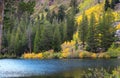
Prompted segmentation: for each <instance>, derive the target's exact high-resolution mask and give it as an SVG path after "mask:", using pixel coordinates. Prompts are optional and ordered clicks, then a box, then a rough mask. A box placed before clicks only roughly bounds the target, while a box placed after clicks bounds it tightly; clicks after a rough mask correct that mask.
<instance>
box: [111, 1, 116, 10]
mask: <svg viewBox="0 0 120 78" xmlns="http://www.w3.org/2000/svg"><path fill="white" fill-rule="evenodd" d="M115 3H116V2H115V0H112V1H111V5H110V6H111V8H112V9H114V7H115Z"/></svg>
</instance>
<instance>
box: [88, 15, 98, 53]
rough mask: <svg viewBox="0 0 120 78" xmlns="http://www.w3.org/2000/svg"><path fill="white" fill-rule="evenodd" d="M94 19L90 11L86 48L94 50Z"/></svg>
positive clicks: (95, 48)
mask: <svg viewBox="0 0 120 78" xmlns="http://www.w3.org/2000/svg"><path fill="white" fill-rule="evenodd" d="M95 23H96V20H95V15H94V14H93V13H92V14H91V17H90V24H89V29H88V37H87V50H88V51H92V52H96V50H97V47H96V45H97V44H96V37H95V35H96V26H95Z"/></svg>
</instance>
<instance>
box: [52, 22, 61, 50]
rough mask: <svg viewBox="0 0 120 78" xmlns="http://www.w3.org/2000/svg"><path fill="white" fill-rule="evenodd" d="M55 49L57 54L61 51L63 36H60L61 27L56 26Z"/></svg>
mask: <svg viewBox="0 0 120 78" xmlns="http://www.w3.org/2000/svg"><path fill="white" fill-rule="evenodd" d="M55 25H56V24H55ZM53 49H54V51H55V52H58V51H60V50H61V35H60V30H59V25H56V26H55V30H54V35H53Z"/></svg>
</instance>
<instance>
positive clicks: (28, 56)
mask: <svg viewBox="0 0 120 78" xmlns="http://www.w3.org/2000/svg"><path fill="white" fill-rule="evenodd" d="M22 56H23V58H25V59H42V58H43V54H42V53H38V54H35V53H24V54H23V55H22Z"/></svg>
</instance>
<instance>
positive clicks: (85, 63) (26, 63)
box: [0, 59, 120, 78]
mask: <svg viewBox="0 0 120 78" xmlns="http://www.w3.org/2000/svg"><path fill="white" fill-rule="evenodd" d="M118 66H120V59H109V60H108V59H107V60H105V59H96V60H89V59H64V60H58V59H52V60H37V59H34V60H33V59H27V60H26V59H0V78H7V77H11V78H14V77H19V78H20V77H21V78H81V77H82V76H83V75H84V73H83V72H85V71H88V69H89V68H104V69H106V70H108V71H109V72H110V71H112V70H113V69H114V68H116V67H118Z"/></svg>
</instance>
